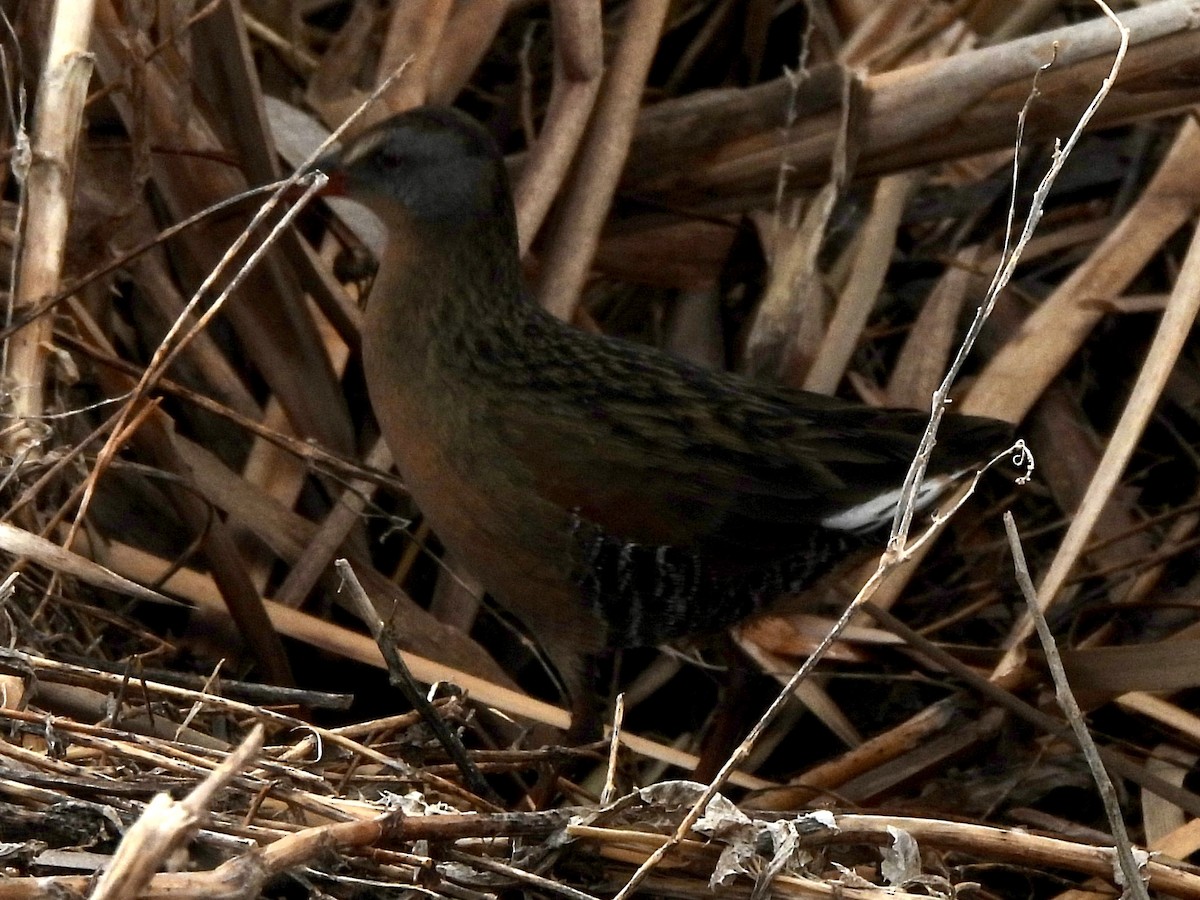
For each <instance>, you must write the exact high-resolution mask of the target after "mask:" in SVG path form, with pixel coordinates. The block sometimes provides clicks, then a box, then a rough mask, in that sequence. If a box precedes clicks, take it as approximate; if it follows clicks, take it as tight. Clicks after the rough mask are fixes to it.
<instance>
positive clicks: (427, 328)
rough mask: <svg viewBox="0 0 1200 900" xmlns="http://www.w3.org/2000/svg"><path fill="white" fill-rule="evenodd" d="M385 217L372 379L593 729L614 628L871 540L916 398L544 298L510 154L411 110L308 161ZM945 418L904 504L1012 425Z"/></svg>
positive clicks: (886, 514)
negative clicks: (520, 237)
mask: <svg viewBox="0 0 1200 900" xmlns="http://www.w3.org/2000/svg"><path fill="white" fill-rule="evenodd" d="M316 168H318V169H320V170H321V171H322V172H323V173H324V174H325V175H326V176H327V177H328V179H329V181H328V183H327V185H326V186H325V188H324V189H323V193H324V194H326V195H331V196H345V197H347V198H349V199H352V200H355V201H358V202H359V203H360V204H362V205H364V206H366V207H367V208H368V209H370V210H371V211H373V212H374V213H375V214H376V215H377V216H378V217H379V219H380V220H381V222H382V223H383V226H384V228H385V230H386V242H385V246H384V249H383V250H382V252H381V256H380V260H379V268H378V271H377V274H376V277H375V279H374V282H373V284H372V286H371V288H370V291H369V295H368V297H367V301H366V309H365V312H364V325H363V334H362V362H363V371H364V374H365V379H366V384H367V392H368V395H369V398H370V401H371V404H372V407H373V409H374V413H375V417H376V419H377V421H378V422H379V425H380V429H381V431H382V433H383V436H384V439H385V440H386V442H387V444H388V447H389V449H390V450H391V452H392V455H393V459H394V461H395V464H396V466H397V468H398V470H399V472H400V474H401V476H402V477H403V479H404V482H405V484H406V486H407V488H408V490H409V491H410V493H411V496H412V499H413V501H414V502H415V503H416V505H417V507H418V508H419V509H420V510H421V512H422V514H423V515H424V517H425V519H426V520H427V521H428V523H429V525H430V526H431V528H432V530H433V531H434V533H436V535H437V536H438V538H439V539H440V541H441V542H442V544H443V545H444V546H445V547H446V548H447V549H448V550H449V551H451V552H452V553H453V556H454V558H455V559H456V560H457V561H458V562H459V563H460V564H461V565H462V566H463V567H464V568H465V569H466V570H467V571H468V572H470V573H471V574H472V575H473V576H474V577H475V578H477V579H478V580H479V582H480V583H481V584H482V585H483V587H484V588H485V589H486V591H487V592H488V593H489V594H490V595H491V596H492V597H493V598H494V599H495V600H497V601H498V602H499V603H500V604H501V605H502V606H503V607H505V608H506V609H507V610H508V611H510V612H511V613H512V614H514V615H515V616H516V618H517V619H519V620H520V621H521V622H522V623H523V625H524V627H525V628H527V629H528V631H529V632H530V633H531V634H532V636H533V637H534V638H535V639H536V640H537V641H538V642H539V644H540V645H541V648H542V650H543V652H544V653H545V655H546V656H547V657H548V659H549V660H550V661H551V662H552V663H553V664H554V666H555V668H556V669H557V670H558V674H559V676H560V679H561V681H562V683H563V685H564V687H565V692H566V695H567V699H568V701H569V705H570V707H571V710H572V714H573V715H572V726H571V731H570V732H569V734H570V733H574V734H575V735H576V736H577V737H583V736H587V735H596V734H597V732H598V717H599V713H600V710H601V706H600V703H599V700H598V697H597V690H598V686H597V684H596V683H595V680H596V678H597V675H596V672H597V671H598V670H597V665H598V663H599V661H600V660H602V659H603V657H604V655H605V654H606V653H608V652H610V651H611V650H612V649H614V648H622V647H638V646H656V645H661V644H667V643H670V642H673V641H677V640H680V639H683V638H689V637H695V636H700V635H707V634H713V633H719V632H721V631H722V630H725V629H727V628H728V627H730V626H732V625H734V624H736V623H738V622H740V621H742V620H744V619H746V618H747V617H749V616H751V615H753V614H754V613H756V612H758V611H760V610H763V609H765V608H766V607H767V606H768V605H769V604H770V603H771V602H772V601H774V600H775V599H777V598H779V597H781V596H783V595H786V594H789V593H794V592H796V591H798V590H800V589H802V588H803V587H804V586H805V585H807V584H809V583H811V582H812V581H813V580H814V579H815V578H817V577H818V576H819V575H821V574H822V573H824V572H825V571H827V570H828V569H830V568H831V567H832V566H833V565H834V564H835V563H837V562H838V561H840V560H841V559H843V558H845V557H846V556H847V554H849V553H851V552H852V551H853V550H854V549H855V548H856V547H860V546H863V545H864V544H865V543H867V542H868V541H869V540H871V539H876V540H878V539H879V538H880V535H881V534H884V533H886V531H885V529H886V526H887V524H888V523H889V522H890V520H891V516H892V514H893V512H894V510H895V507H896V504H897V500H898V498H899V496H900V485H901V483H902V482H903V480H904V477H905V473H906V471H907V469H908V467H909V464H910V462H911V460H912V458H913V455H914V453H915V452H916V450H917V447H918V443H919V441H920V438H921V435H922V434H923V432H924V431H925V428H926V424H927V420H928V414H927V413H921V412H916V411H913V410H895V409H880V408H873V407H870V406H867V405H863V404H859V403H855V402H851V401H847V400H842V399H837V398H834V397H830V396H825V395H821V394H815V393H809V392H804V391H799V390H794V389H789V388H786V387H783V386H779V385H775V384H770V383H765V382H762V381H758V380H751V379H749V378H746V377H743V376H740V375H737V374H733V373H729V372H722V371H714V370H710V369H706V368H702V367H699V366H696V365H693V364H691V363H689V362H687V361H685V360H683V359H680V358H677V357H675V356H672V355H668V354H666V353H664V352H662V351H660V350H657V349H655V348H653V347H649V346H645V345H642V344H638V343H634V342H629V341H625V340H621V339H618V338H614V337H609V336H605V335H601V334H595V333H589V332H585V331H583V330H581V329H578V328H575V327H573V326H571V325H570V324H568V323H566V322H563V321H561V320H559V319H557V318H556V317H554V316H552V315H551V314H549V313H548V312H546V311H545V310H544V309H543V308H541V307H540V306H539V305H538V304H537V303H536V302H535V300H534V299H533V298H532V296H531V294H530V292H529V291H528V290H527V287H526V285H525V283H524V281H523V275H522V268H521V260H520V254H519V250H518V244H517V228H516V218H515V214H514V208H513V200H512V193H511V190H510V186H509V180H508V174H507V171H506V168H505V164H504V159H503V157H502V155H501V152H500V150H499V149H498V147H497V144H496V143H495V141H494V140H493V139H492V137H491V136H490V134H489V132H488V131H487V130H486V129H485V128H484V127H483V126H482V125H480V124H479V123H478V122H476V121H475V120H474V119H472V118H471V117H470V116H468V115H467V114H465V113H463V112H461V111H459V110H457V109H455V108H452V107H434V106H428V107H419V108H416V109H413V110H409V111H407V112H403V113H400V114H398V115H395V116H394V117H392V118H389V119H387V120H385V121H383V122H381V123H379V124H377V125H375V126H374V127H372V128H370V129H368V130H366V131H364V132H363V133H361V134H360V135H358V136H357V137H356V138H354V139H352V140H351V141H349V142H348V143H347V144H346V145H345V146H344V147H343V148H342V149H341V150H337V151H334V152H333V153H332V154H330V155H329V156H327V157H325V158H323V159H321V160H320V161H318V163H317V164H316ZM1010 431H1011V426H1009V425H1008V424H1007V423H1001V422H998V421H994V420H991V419H985V418H977V417H968V416H953V415H948V416H946V417H945V418H944V420H943V424H942V427H941V431H940V437H939V442H938V445H937V452H935V453H934V455H933V457H932V460H931V462H930V464H929V469H928V476H927V480H926V482H925V483H924V484H923V486H922V488H921V491H920V493H919V500H920V503H921V505H922V506H924V505H927V504H928V503H929V502H931V501H932V500H933V498H934V497H935V496H937V495H938V493H939V492H940V491H942V490H944V489H945V487H946V486H947V485H948V484H949V483H950V482H951V481H952V479H954V478H956V477H958V476H959V475H961V474H962V473H964V472H965V471H967V470H969V469H970V468H971V467H973V466H975V465H976V464H978V463H979V462H981V461H983V460H987V459H990V458H991V457H993V456H994V455H995V454H996V453H997V452H1002V451H1003V448H1005V447H1007V446H1008V442H1009V436H1010Z"/></svg>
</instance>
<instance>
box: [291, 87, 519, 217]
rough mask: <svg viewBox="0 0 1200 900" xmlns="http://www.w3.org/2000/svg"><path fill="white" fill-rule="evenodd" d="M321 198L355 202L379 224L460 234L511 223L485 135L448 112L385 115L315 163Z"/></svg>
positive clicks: (495, 153)
mask: <svg viewBox="0 0 1200 900" xmlns="http://www.w3.org/2000/svg"><path fill="white" fill-rule="evenodd" d="M315 168H317V169H320V170H321V171H322V172H324V173H325V174H326V175H328V176H329V184H328V185H327V186H326V187H325V189H324V190H323V191H322V193H323V194H326V195H329V196H344V197H348V198H350V199H352V200H356V201H358V202H360V203H362V204H363V205H364V206H367V207H368V208H370V209H372V210H373V211H374V212H375V213H376V214H378V215H379V216H381V217H382V218H383V220H384V221H385V222H387V221H389V220H394V219H395V217H396V216H397V215H398V214H399V215H401V216H403V217H405V218H407V219H409V221H410V222H411V223H412V224H413V225H417V226H420V225H427V226H443V227H467V226H471V225H478V224H480V221H481V219H485V218H492V217H496V216H500V217H502V218H504V219H506V220H510V219H511V217H512V212H511V209H512V200H511V196H510V194H509V188H508V177H507V173H506V172H505V168H504V160H503V157H502V156H501V155H500V151H499V149H498V148H497V147H496V144H495V142H494V141H493V140H492V138H491V135H489V134H488V133H487V131H485V130H484V129H483V127H482V126H480V125H479V123H477V122H476V121H474V120H473V119H471V118H470V117H469V116H467V115H466V114H464V113H461V112H459V111H458V110H456V109H452V108H450V107H432V106H430V107H421V108H419V109H414V110H410V111H409V112H404V113H400V114H399V115H397V116H393V117H392V118H390V119H387V120H385V121H383V122H380V123H379V124H378V125H375V126H374V127H372V128H370V129H369V130H367V131H365V132H363V133H362V134H360V135H358V136H357V137H356V138H354V139H353V140H351V141H350V142H349V143H348V144H347V145H346V146H345V147H344V148H343V149H342V150H340V151H336V152H334V153H331V154H329V155H327V156H324V157H322V158H321V159H320V160H318V161H317V163H316V166H315Z"/></svg>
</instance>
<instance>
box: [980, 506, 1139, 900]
mask: <svg viewBox="0 0 1200 900" xmlns="http://www.w3.org/2000/svg"><path fill="white" fill-rule="evenodd" d="M1004 530H1005V531H1006V532H1008V545H1009V547H1010V548H1011V549H1012V555H1013V566H1014V567H1015V569H1016V574H1017V585H1018V586H1019V587H1020V588H1021V594H1022V595H1023V596H1024V597H1025V605H1026V607H1028V609H1029V615H1030V616H1032V617H1033V623H1034V626H1035V627H1036V628H1037V633H1038V638H1039V640H1041V642H1042V650H1043V651H1044V652H1045V654H1046V665H1047V667H1048V668H1049V669H1050V676H1051V678H1053V679H1054V696H1055V698H1056V699H1057V700H1058V706H1059V709H1061V710H1062V711H1063V715H1064V716H1066V718H1067V721H1068V722H1069V723H1070V724H1071V730H1072V731H1073V732H1075V740H1077V741H1078V742H1079V749H1080V750H1082V751H1083V758H1084V759H1086V760H1087V764H1088V768H1089V769H1090V770H1091V772H1092V778H1093V779H1095V781H1096V787H1097V788H1098V789H1099V791H1100V800H1101V802H1103V804H1104V813H1105V815H1106V816H1108V827H1109V828H1111V829H1112V836H1113V841H1114V843H1115V844H1116V851H1117V861H1118V862H1119V863H1120V867H1121V874H1122V875H1123V876H1124V877H1123V879H1120V880H1121V883H1122V885H1123V886H1124V888H1125V891H1126V893H1127V895H1129V896H1133V897H1136V898H1138V900H1150V895H1149V893H1148V892H1147V890H1146V884H1145V882H1144V881H1143V879H1142V873H1141V867H1142V865H1144V864H1145V863H1146V862H1148V861H1149V858H1150V857H1149V854H1147V853H1146V852H1145V851H1144V850H1143V851H1140V854H1141V857H1142V860H1141V863H1139V862H1138V860H1137V859H1136V858H1135V857H1134V850H1133V846H1132V844H1131V843H1130V840H1129V831H1128V830H1127V829H1126V828H1125V819H1124V818H1123V817H1122V816H1121V804H1120V803H1119V802H1118V801H1117V791H1116V788H1114V787H1113V783H1112V779H1111V778H1109V777H1108V770H1107V769H1105V768H1104V762H1103V760H1101V759H1100V753H1099V751H1098V750H1097V749H1096V743H1095V741H1093V740H1092V736H1091V735H1090V734H1089V733H1088V729H1087V724H1086V723H1085V722H1084V721H1083V712H1082V710H1080V708H1079V704H1078V703H1077V702H1075V695H1074V694H1073V693H1072V692H1071V685H1070V683H1069V682H1068V681H1067V672H1066V669H1064V668H1063V662H1062V657H1061V656H1059V654H1058V645H1057V644H1056V643H1055V642H1054V635H1053V634H1051V632H1050V626H1049V625H1048V624H1047V623H1046V617H1045V616H1044V615H1042V610H1041V608H1040V607H1039V606H1038V596H1037V590H1036V589H1035V588H1034V586H1033V579H1032V578H1030V577H1029V565H1028V564H1027V563H1026V562H1025V551H1024V550H1023V549H1022V548H1021V536H1020V535H1019V534H1018V533H1017V523H1016V522H1015V521H1014V519H1013V514H1012V513H1011V512H1008V511H1005V513H1004Z"/></svg>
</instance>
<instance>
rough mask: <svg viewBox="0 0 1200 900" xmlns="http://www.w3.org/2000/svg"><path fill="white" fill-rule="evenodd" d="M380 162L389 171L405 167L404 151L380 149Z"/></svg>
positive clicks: (385, 147)
mask: <svg viewBox="0 0 1200 900" xmlns="http://www.w3.org/2000/svg"><path fill="white" fill-rule="evenodd" d="M379 162H380V163H381V164H382V165H384V166H386V167H387V168H389V169H398V168H402V167H403V166H404V151H403V150H402V149H400V148H399V147H392V146H390V145H389V146H384V147H380V148H379Z"/></svg>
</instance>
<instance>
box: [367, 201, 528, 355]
mask: <svg viewBox="0 0 1200 900" xmlns="http://www.w3.org/2000/svg"><path fill="white" fill-rule="evenodd" d="M531 302H532V301H530V299H529V298H528V297H527V296H526V294H525V291H524V287H523V285H522V282H521V272H520V263H519V261H518V258H517V249H516V240H515V236H514V232H513V230H512V228H511V227H508V228H505V227H503V225H498V224H496V223H492V222H485V223H482V224H478V223H477V224H473V225H471V226H470V227H467V228H442V227H438V226H430V225H428V224H422V223H406V227H404V228H396V227H395V226H394V225H393V227H392V229H391V233H390V234H389V240H388V244H387V248H386V249H385V251H384V255H383V259H382V260H381V263H380V268H379V274H378V276H377V278H376V286H375V288H373V289H372V292H371V297H370V299H369V300H368V312H367V327H368V328H377V329H384V330H385V333H386V334H387V341H388V343H390V344H392V345H393V346H396V347H397V350H399V345H406V346H408V347H410V348H411V350H413V351H417V352H418V356H419V357H423V358H424V362H425V364H433V365H438V366H447V367H450V368H458V367H460V366H462V365H464V364H469V363H470V361H471V359H472V357H477V356H478V354H479V351H480V350H481V346H480V345H482V346H483V347H484V348H486V347H487V346H489V345H497V344H510V343H511V342H512V341H514V340H518V339H519V336H520V334H521V327H520V326H521V323H523V322H524V320H525V319H526V318H527V317H528V315H529V313H530V311H531V309H532V306H531ZM398 361H399V360H398ZM412 361H414V362H415V361H416V359H413V360H412Z"/></svg>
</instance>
